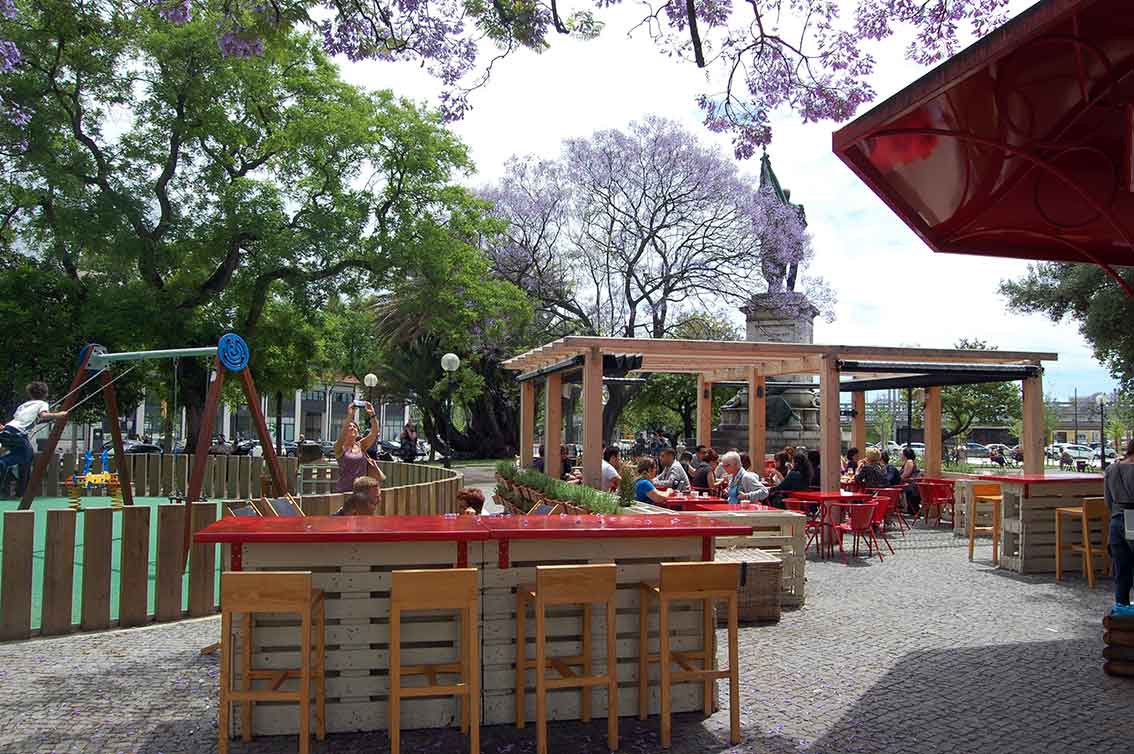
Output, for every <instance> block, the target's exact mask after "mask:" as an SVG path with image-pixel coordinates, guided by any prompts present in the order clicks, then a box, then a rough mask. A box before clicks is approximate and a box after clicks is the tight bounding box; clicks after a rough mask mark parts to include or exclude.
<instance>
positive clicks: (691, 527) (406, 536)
mask: <svg viewBox="0 0 1134 754" xmlns="http://www.w3.org/2000/svg"><path fill="white" fill-rule="evenodd" d="M751 533H752V527H751V526H744V525H741V524H734V523H727V522H725V521H722V520H720V519H715V518H710V517H708V516H695V515H682V514H679V513H674V514H673V515H665V514H654V515H628V516H576V515H562V516H560V515H551V516H481V517H477V516H312V517H310V518H300V517H278V518H276V517H272V518H245V517H240V516H226V517H225V518H222V519H220V520H219V521H215V522H213V523H212V524H209V526H207V527H205V528H204V529H202V530H201V531H199V532H197V533H196V534H195V535H193V539H194V541H195V542H197V543H199V544H247V543H255V542H263V543H279V542H470V541H478V540H480V541H483V540H488V539H496V540H510V539H601V538H606V537H717V536H743V535H747V534H751Z"/></svg>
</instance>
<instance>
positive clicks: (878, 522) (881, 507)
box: [870, 494, 894, 555]
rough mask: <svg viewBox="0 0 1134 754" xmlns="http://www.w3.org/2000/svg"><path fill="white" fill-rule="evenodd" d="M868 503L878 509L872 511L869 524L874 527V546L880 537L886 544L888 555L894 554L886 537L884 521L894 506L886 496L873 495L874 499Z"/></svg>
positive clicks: (892, 547) (891, 500)
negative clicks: (873, 504) (872, 514)
mask: <svg viewBox="0 0 1134 754" xmlns="http://www.w3.org/2000/svg"><path fill="white" fill-rule="evenodd" d="M870 502H872V503H875V504H876V505H877V506H878V507H877V508H875V509H874V519H873V520H872V521H871V523H872V524H873V525H874V536H875V544H877V538H878V537H881V538H882V541H883V542H885V543H886V547H888V548H889V549H890V554H891V555H893V554H894V546H893V545H891V544H890V538H889V537H887V536H886V519H887V518H889V516H890V509H891V507H892V506H893V505H894V501H893V499H892V498H890V497H889V496H887V495H880V494H879V495H875V496H874V499H873V500H871V501H870Z"/></svg>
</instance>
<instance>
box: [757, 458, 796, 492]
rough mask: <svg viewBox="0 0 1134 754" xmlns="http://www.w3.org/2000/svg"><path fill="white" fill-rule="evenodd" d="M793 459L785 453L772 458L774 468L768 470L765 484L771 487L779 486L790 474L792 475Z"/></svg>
mask: <svg viewBox="0 0 1134 754" xmlns="http://www.w3.org/2000/svg"><path fill="white" fill-rule="evenodd" d="M791 459H792V456H789V455H788V454H787V453H785V452H784V451H780V452H779V453H776V455H775V456H773V457H772V462H773V464H774V465H773V466H772V468H770V469H768V473H767V474H765V475H764V483H765V484H769V485H773V486H774V485H777V484H779V483H780V482H782V481H783V480H784V477H786V476H787V475H788V474H789V473H791V466H792V464H791Z"/></svg>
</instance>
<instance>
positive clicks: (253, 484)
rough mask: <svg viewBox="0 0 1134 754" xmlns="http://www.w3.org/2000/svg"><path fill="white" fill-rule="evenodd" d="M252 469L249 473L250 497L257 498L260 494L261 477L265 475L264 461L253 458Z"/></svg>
mask: <svg viewBox="0 0 1134 754" xmlns="http://www.w3.org/2000/svg"><path fill="white" fill-rule="evenodd" d="M251 464H252V467H251V469H249V471H248V496H249V497H255V496H257V495H259V494H260V475H261V474H263V473H264V459H263V458H252V459H251Z"/></svg>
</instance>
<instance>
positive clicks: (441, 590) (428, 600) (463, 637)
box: [388, 568, 480, 754]
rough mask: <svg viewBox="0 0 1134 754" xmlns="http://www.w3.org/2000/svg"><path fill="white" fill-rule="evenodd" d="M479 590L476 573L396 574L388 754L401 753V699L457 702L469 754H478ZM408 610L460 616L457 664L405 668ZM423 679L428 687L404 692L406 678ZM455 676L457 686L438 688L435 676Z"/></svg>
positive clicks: (392, 591)
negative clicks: (404, 628)
mask: <svg viewBox="0 0 1134 754" xmlns="http://www.w3.org/2000/svg"><path fill="white" fill-rule="evenodd" d="M479 595H480V586H479V583H478V580H477V569H475V568H439V569H436V570H417V571H394V572H393V574H391V586H390V692H389V694H390V695H389V699H390V702H389V708H388V712H389V714H388V716H389V721H388V725H389V729H390V752H391V754H398V752H399V751H400V750H401V749H400V746H401V730H402V726H401V702H402V699H403V698H413V697H430V696H455V697H458V698H459V699H460V702H459V706H460V719H461V733H465V734H467V735H468V737H469V751H470V752H472V754H478V753H479V752H480V659H479V657H480V655H479V646H478V644H477V642H478V641H479V632H478V619H477V599H478V598H479ZM410 610H457V611H458V613H459V623H460V629H459V630H458V634H457V636H458V638H457V644H458V645H459V647H460V656H459V658H458V660H457V662H451V663H441V664H435V665H402V664H401V649H402V628H401V620H402V613H403V612H406V611H410ZM408 675H423V676H425V677H426V679H427V681H428V684H427V685H425V686H408V687H403V686H402V676H408ZM439 675H456V676H457V677H458V680H457V682H456V683H451V684H439V683H438V682H437V676H439Z"/></svg>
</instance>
